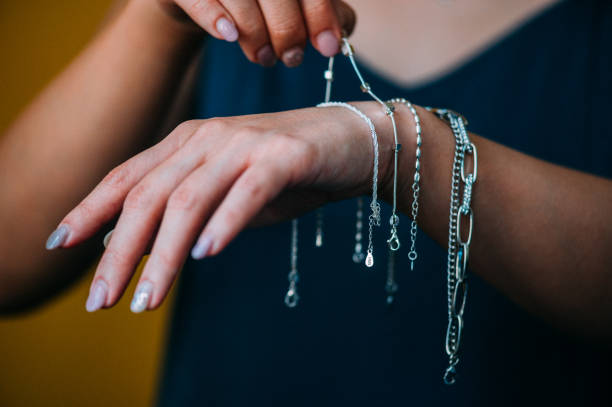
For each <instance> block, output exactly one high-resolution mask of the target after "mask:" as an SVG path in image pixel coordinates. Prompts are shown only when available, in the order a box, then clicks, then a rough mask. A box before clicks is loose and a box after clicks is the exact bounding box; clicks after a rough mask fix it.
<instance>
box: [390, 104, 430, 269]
mask: <svg viewBox="0 0 612 407" xmlns="http://www.w3.org/2000/svg"><path fill="white" fill-rule="evenodd" d="M390 102H391V103H403V104H404V105H406V107H408V109H409V110H410V113H412V116H413V118H414V123H415V132H416V150H415V156H416V160H415V163H414V177H413V181H412V213H411V214H412V222H411V223H410V251H409V252H408V259H409V260H410V270H414V262H415V261H416V259H417V257H418V254H417V251H416V238H417V231H418V224H417V218H418V215H419V192H420V190H421V187H420V182H421V146H422V144H423V139H422V128H421V118H420V117H419V114H418V113H417V111H416V109H415V108H414V106H413V105H412V103H410V102H409V101H408V100H406V99H404V98H395V99H391V101H390Z"/></svg>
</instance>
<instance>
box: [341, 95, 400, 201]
mask: <svg viewBox="0 0 612 407" xmlns="http://www.w3.org/2000/svg"><path fill="white" fill-rule="evenodd" d="M351 104H353V105H355V107H357V108H358V109H360V110H361V111H362V112H363V113H364V114H365V115H366V116H368V117H369V118H370V120H372V123H373V124H374V127H375V128H376V135H377V138H378V190H379V193H380V195H381V198H382V199H384V200H388V199H387V198H391V195H388V191H392V187H393V168H394V162H393V160H394V150H395V140H394V137H393V126H392V124H391V120H390V119H389V116H387V114H386V113H385V111H384V109H383V107H382V106H381V105H380V103H378V102H376V101H367V102H354V103H351ZM408 114H410V112H408ZM395 118H396V122H397V114H396V115H395ZM405 121H406V120H405V119H404V120H403V122H405ZM403 122H402V124H400V123H398V126H397V128H398V142H399V143H400V144H402V149H404V145H403V142H402V141H401V140H402V139H400V132H401V131H402V130H406V129H405V128H404V127H406V124H404V123H403ZM400 126H401V127H400ZM402 128H403V129H402ZM402 153H403V151H402ZM389 187H391V189H389ZM371 188H372V177H371V174H370V175H369V176H368V178H367V179H365V180H364V191H368V190H370V189H371ZM366 193H367V192H366Z"/></svg>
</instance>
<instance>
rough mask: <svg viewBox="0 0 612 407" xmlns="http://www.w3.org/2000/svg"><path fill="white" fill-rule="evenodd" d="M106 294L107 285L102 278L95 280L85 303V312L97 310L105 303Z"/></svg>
mask: <svg viewBox="0 0 612 407" xmlns="http://www.w3.org/2000/svg"><path fill="white" fill-rule="evenodd" d="M107 296H108V285H107V284H106V282H105V281H104V280H96V282H95V283H94V284H93V286H92V287H91V290H90V291H89V297H88V298H87V302H86V303H85V309H86V310H87V312H94V311H97V310H99V309H100V308H102V307H103V306H104V304H105V303H106V297H107Z"/></svg>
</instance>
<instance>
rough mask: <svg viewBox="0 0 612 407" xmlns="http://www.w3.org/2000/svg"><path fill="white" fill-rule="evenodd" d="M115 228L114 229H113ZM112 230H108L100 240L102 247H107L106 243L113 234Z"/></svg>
mask: <svg viewBox="0 0 612 407" xmlns="http://www.w3.org/2000/svg"><path fill="white" fill-rule="evenodd" d="M113 230H115V229H113ZM113 230H111V231H110V232H108V233H107V234H106V236H104V239H103V240H102V243H104V247H108V244H109V243H110V240H111V237H112V236H113Z"/></svg>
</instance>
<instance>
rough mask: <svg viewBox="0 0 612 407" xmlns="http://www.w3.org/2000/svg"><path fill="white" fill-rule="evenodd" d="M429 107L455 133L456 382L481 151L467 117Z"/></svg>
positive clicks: (451, 288)
mask: <svg viewBox="0 0 612 407" xmlns="http://www.w3.org/2000/svg"><path fill="white" fill-rule="evenodd" d="M430 110H431V111H432V112H434V113H435V114H436V115H437V116H438V117H439V118H441V119H443V120H445V121H446V122H447V123H449V124H450V126H451V129H452V131H453V135H454V136H455V155H454V159H453V172H452V182H451V198H450V199H451V205H450V214H449V233H448V257H447V296H448V326H447V329H446V341H445V350H446V354H447V355H448V358H449V360H448V366H447V368H446V370H445V372H444V376H443V378H444V383H446V384H454V383H455V381H456V374H457V371H456V366H457V364H458V363H459V346H460V344H461V336H462V332H463V326H464V319H463V313H464V311H465V302H466V298H467V292H468V284H467V281H466V279H467V276H466V273H467V264H468V259H469V253H470V244H471V243H472V232H473V230H474V215H473V212H472V208H471V202H472V194H473V185H474V183H475V182H476V178H477V176H478V152H477V149H476V146H475V145H474V143H472V142H471V141H470V139H469V135H468V132H467V129H466V125H467V120H465V118H464V117H463V116H461V115H459V114H458V113H455V112H453V111H452V110H447V109H430ZM466 156H471V157H472V173H470V174H468V175H466V170H465V166H466V165H465V162H466V161H465V158H466ZM462 182H463V191H462V199H461V200H460V198H459V189H460V187H461V183H462ZM460 202H461V203H460ZM462 217H466V218H467V222H468V225H469V226H468V232H467V234H468V236H467V239H465V240H464V239H463V233H462V231H461V228H462V226H461V224H462Z"/></svg>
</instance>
